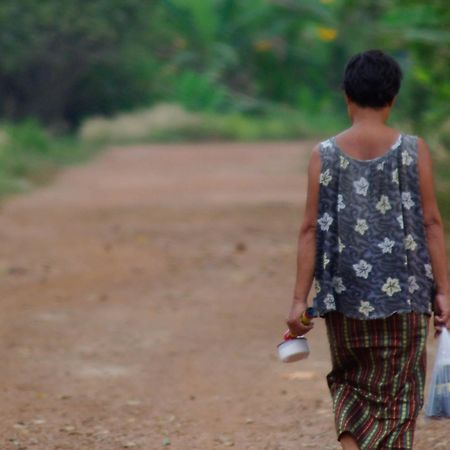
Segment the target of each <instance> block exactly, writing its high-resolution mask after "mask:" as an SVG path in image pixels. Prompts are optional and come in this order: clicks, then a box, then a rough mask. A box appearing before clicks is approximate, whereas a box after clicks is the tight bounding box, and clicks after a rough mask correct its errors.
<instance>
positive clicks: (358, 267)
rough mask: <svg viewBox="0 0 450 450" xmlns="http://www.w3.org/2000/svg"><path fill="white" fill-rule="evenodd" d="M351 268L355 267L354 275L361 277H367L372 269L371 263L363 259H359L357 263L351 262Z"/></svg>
mask: <svg viewBox="0 0 450 450" xmlns="http://www.w3.org/2000/svg"><path fill="white" fill-rule="evenodd" d="M352 267H353V269H355V272H356V276H357V277H361V278H367V277H368V275H369V273H370V271H371V270H372V264H369V263H368V262H367V261H364V259H360V260H359V263H358V264H353V266H352Z"/></svg>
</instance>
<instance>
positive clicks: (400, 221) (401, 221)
mask: <svg viewBox="0 0 450 450" xmlns="http://www.w3.org/2000/svg"><path fill="white" fill-rule="evenodd" d="M397 222H398V223H399V225H400V228H401V229H403V226H404V225H403V216H402V215H401V214H400V215H399V216H397Z"/></svg>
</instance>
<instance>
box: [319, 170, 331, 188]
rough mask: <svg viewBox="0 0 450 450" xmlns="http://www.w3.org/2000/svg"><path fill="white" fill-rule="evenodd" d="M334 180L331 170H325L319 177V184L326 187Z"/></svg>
mask: <svg viewBox="0 0 450 450" xmlns="http://www.w3.org/2000/svg"><path fill="white" fill-rule="evenodd" d="M332 179H333V177H332V176H331V175H330V169H327V170H325V172H321V173H320V177H319V183H321V184H323V185H324V186H328V184H329V182H330V181H331V180H332Z"/></svg>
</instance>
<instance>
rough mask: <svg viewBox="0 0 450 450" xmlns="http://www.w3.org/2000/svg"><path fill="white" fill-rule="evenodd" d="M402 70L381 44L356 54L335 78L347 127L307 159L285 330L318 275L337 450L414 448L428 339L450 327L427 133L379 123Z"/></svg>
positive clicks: (317, 301)
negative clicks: (344, 106) (431, 325)
mask: <svg viewBox="0 0 450 450" xmlns="http://www.w3.org/2000/svg"><path fill="white" fill-rule="evenodd" d="M401 79H402V72H401V69H400V67H399V65H398V64H397V62H396V61H395V60H394V59H392V58H391V57H389V56H388V55H386V54H384V53H383V52H381V51H379V50H369V51H367V52H364V53H360V54H357V55H355V56H353V57H352V58H351V59H350V61H349V62H348V64H347V66H346V68H345V73H344V80H343V83H342V87H343V90H344V92H345V99H346V103H347V107H348V114H349V116H350V119H351V121H352V125H351V127H350V128H348V129H346V130H344V131H343V132H341V133H339V134H338V135H336V136H334V137H332V138H330V139H327V140H325V141H323V142H321V143H320V144H318V145H317V146H316V147H315V148H314V150H313V151H312V154H311V158H310V163H309V167H308V192H307V201H306V208H305V214H304V220H303V223H302V226H301V229H300V234H299V248H298V262H297V279H296V285H295V293H294V298H293V302H292V307H291V310H290V312H289V316H288V319H287V324H288V326H289V329H290V332H291V334H292V335H295V336H298V335H304V334H306V333H307V332H308V331H310V330H311V328H312V326H313V325H310V326H304V325H302V324H301V323H300V321H299V320H298V319H299V317H300V315H301V314H302V312H303V311H304V310H305V308H306V307H307V296H308V293H309V290H310V288H311V285H312V283H313V279H314V286H315V296H314V300H313V303H314V306H315V307H316V309H317V311H318V313H319V315H320V316H321V317H323V318H325V321H326V328H327V333H328V339H329V343H330V349H331V359H332V370H331V372H330V373H329V374H328V375H327V383H328V386H329V389H330V392H331V396H332V399H333V409H334V413H335V423H336V430H337V437H338V440H339V441H340V443H341V445H342V447H343V448H344V449H362V450H364V449H394V448H396V449H400V448H402V449H411V448H412V442H413V435H414V428H415V422H416V418H417V415H418V413H419V411H420V409H421V407H422V406H423V396H424V383H425V369H426V338H427V333H428V322H429V317H430V315H431V313H432V312H434V326H435V329H436V334H438V333H439V332H440V330H441V329H442V327H444V326H447V327H449V326H450V301H449V281H448V276H447V255H446V253H445V241H444V232H443V226H442V220H441V216H440V213H439V209H438V206H437V202H436V198H435V194H434V184H433V183H434V180H433V173H432V162H431V157H430V151H429V148H428V146H427V144H426V143H425V141H424V140H423V139H421V138H419V137H417V136H413V135H408V134H403V133H400V132H399V131H397V130H396V129H393V128H391V127H389V126H387V125H386V121H387V119H388V117H389V113H390V111H391V108H392V106H393V105H394V102H395V98H396V95H397V93H398V91H399V89H400V84H401Z"/></svg>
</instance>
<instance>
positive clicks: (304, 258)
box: [286, 145, 321, 336]
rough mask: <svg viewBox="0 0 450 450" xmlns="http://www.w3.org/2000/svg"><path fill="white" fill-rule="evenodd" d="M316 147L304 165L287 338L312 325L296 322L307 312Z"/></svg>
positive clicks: (314, 227)
mask: <svg viewBox="0 0 450 450" xmlns="http://www.w3.org/2000/svg"><path fill="white" fill-rule="evenodd" d="M319 150H320V147H319V145H316V146H315V147H314V149H313V151H312V152H311V157H310V160H309V164H308V189H307V194H306V206H305V211H304V215H303V221H302V224H301V226H300V231H299V235H298V251H297V275H296V281H295V289H294V298H293V300H292V306H291V310H290V312H289V315H288V318H287V320H286V323H287V325H288V327H289V330H290V331H291V334H293V335H295V336H300V335H303V334H305V333H307V332H308V331H310V330H311V328H312V325H310V326H304V325H302V324H301V323H300V321H299V318H300V316H301V314H302V313H303V311H304V310H305V309H306V308H307V300H308V294H309V291H310V289H311V285H312V282H313V279H314V270H315V264H316V232H317V212H318V202H319V188H320V185H319V177H320V169H321V162H320V153H319Z"/></svg>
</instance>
